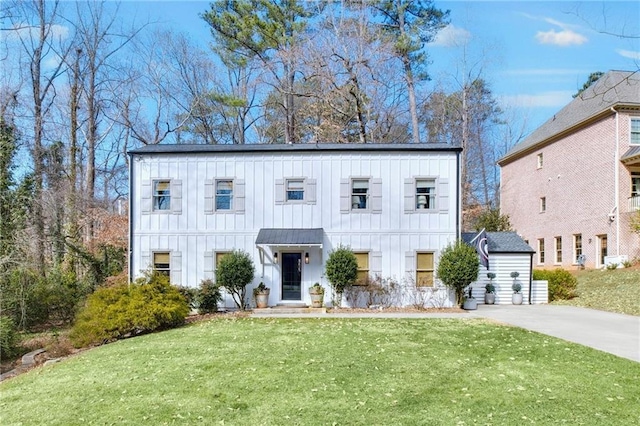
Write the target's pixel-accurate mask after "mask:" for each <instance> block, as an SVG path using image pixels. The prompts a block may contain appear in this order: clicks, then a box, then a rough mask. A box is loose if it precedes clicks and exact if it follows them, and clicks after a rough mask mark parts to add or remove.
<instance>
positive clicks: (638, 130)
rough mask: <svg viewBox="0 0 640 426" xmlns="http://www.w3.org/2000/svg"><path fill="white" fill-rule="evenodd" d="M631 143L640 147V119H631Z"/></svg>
mask: <svg viewBox="0 0 640 426" xmlns="http://www.w3.org/2000/svg"><path fill="white" fill-rule="evenodd" d="M630 130H631V133H630V135H629V143H630V144H631V145H640V117H631V123H630Z"/></svg>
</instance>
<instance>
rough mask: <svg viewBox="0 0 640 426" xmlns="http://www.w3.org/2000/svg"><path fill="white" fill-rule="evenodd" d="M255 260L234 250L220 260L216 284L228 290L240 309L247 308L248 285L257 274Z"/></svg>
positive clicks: (244, 253) (242, 252) (245, 253)
mask: <svg viewBox="0 0 640 426" xmlns="http://www.w3.org/2000/svg"><path fill="white" fill-rule="evenodd" d="M255 271H256V269H255V267H254V266H253V260H251V256H249V253H247V252H245V251H242V250H234V251H232V252H231V253H227V254H225V255H224V256H222V258H221V259H220V263H219V264H218V267H217V268H216V284H218V285H219V286H221V287H224V288H226V289H227V291H228V292H229V293H231V297H232V298H233V301H234V302H235V304H236V306H237V307H238V309H240V310H242V311H244V310H245V309H246V308H247V300H246V296H247V285H248V284H249V283H250V282H251V281H253V276H254V274H255Z"/></svg>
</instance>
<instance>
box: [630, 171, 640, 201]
mask: <svg viewBox="0 0 640 426" xmlns="http://www.w3.org/2000/svg"><path fill="white" fill-rule="evenodd" d="M631 196H632V197H640V172H632V173H631Z"/></svg>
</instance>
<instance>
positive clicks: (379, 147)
mask: <svg viewBox="0 0 640 426" xmlns="http://www.w3.org/2000/svg"><path fill="white" fill-rule="evenodd" d="M310 151H387V152H388V151H454V152H455V151H462V148H461V147H459V146H455V145H449V144H444V143H416V144H413V143H412V144H406V143H398V144H376V143H320V144H315V143H296V144H244V145H229V144H219V145H205V144H156V145H146V146H143V147H141V148H137V149H133V150H131V151H129V154H197V153H235V152H310Z"/></svg>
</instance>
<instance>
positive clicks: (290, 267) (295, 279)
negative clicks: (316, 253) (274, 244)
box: [282, 253, 302, 300]
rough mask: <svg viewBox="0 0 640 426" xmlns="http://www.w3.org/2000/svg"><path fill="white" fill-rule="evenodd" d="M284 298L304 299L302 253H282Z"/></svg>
mask: <svg viewBox="0 0 640 426" xmlns="http://www.w3.org/2000/svg"><path fill="white" fill-rule="evenodd" d="M282 300H302V253H282Z"/></svg>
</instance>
